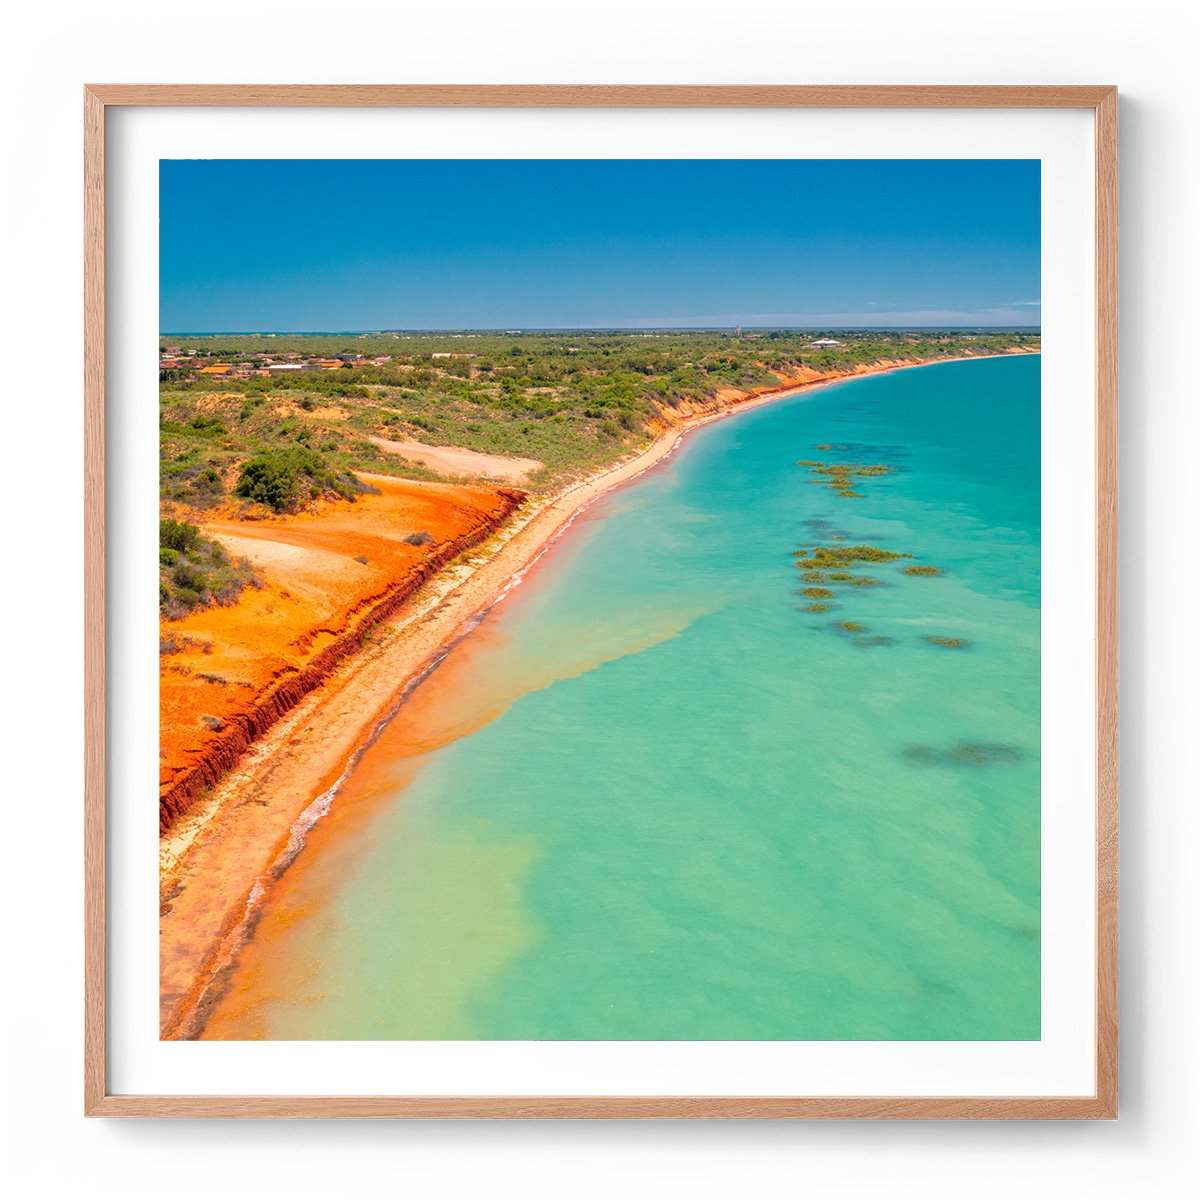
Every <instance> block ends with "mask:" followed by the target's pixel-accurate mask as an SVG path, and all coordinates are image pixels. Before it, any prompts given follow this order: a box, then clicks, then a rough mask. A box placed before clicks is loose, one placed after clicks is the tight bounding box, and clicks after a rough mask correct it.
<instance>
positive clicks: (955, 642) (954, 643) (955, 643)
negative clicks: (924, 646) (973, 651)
mask: <svg viewBox="0 0 1200 1200" xmlns="http://www.w3.org/2000/svg"><path fill="white" fill-rule="evenodd" d="M925 640H926V641H927V642H928V643H929V644H930V645H931V646H940V647H941V648H942V649H943V650H966V649H967V648H968V647H969V646H970V645H971V644H972V643H971V642H970V641H969V640H968V639H967V638H960V637H940V636H938V635H936V634H927V635H926V637H925Z"/></svg>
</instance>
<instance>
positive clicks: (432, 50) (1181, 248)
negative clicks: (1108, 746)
mask: <svg viewBox="0 0 1200 1200" xmlns="http://www.w3.org/2000/svg"><path fill="white" fill-rule="evenodd" d="M1189 22H1190V23H1191V25H1190V27H1189ZM3 32H4V42H5V49H6V54H5V59H6V74H5V77H4V80H3V87H4V92H5V96H4V104H3V108H2V109H0V111H2V113H3V121H4V124H5V131H6V138H5V155H4V172H3V174H4V178H5V183H4V187H3V191H2V192H0V203H2V204H3V205H4V209H5V213H4V218H3V220H2V221H0V229H2V230H3V234H4V238H5V242H6V243H7V245H6V247H5V252H4V255H3V258H0V263H3V286H0V304H2V305H3V309H4V312H3V314H2V316H0V330H2V332H3V342H4V355H5V360H6V366H9V364H14V365H11V366H9V369H8V370H6V371H5V372H4V374H3V380H4V388H3V398H2V401H0V411H2V412H3V424H2V425H0V430H2V431H3V440H0V463H2V464H3V468H2V470H0V503H3V511H4V513H5V516H6V520H5V537H4V541H3V549H4V555H3V563H4V572H3V575H4V577H5V578H6V580H7V584H6V586H4V587H0V600H2V602H3V604H4V616H3V625H2V626H0V628H3V630H4V633H5V637H4V642H3V646H4V649H3V652H2V655H0V662H2V664H3V679H4V682H5V683H6V684H7V686H6V687H4V688H3V690H2V691H0V708H3V709H4V710H5V715H4V717H3V723H2V725H0V728H2V729H3V731H4V735H5V744H6V748H7V749H6V756H5V757H6V765H7V767H8V771H7V777H8V787H7V788H5V789H4V790H3V791H0V806H2V811H3V825H2V826H0V829H2V831H3V838H2V840H0V855H2V856H3V870H0V880H2V882H3V885H4V887H5V888H6V889H7V891H8V896H7V905H6V908H5V911H6V912H8V914H9V918H8V921H7V923H6V926H5V933H6V935H7V936H6V937H5V939H4V940H5V943H6V944H5V947H4V949H5V954H4V960H3V961H4V963H5V965H6V966H7V967H8V971H7V972H6V975H7V982H6V986H5V987H4V989H3V1003H4V1005H5V1013H4V1017H3V1024H2V1025H0V1028H2V1029H3V1031H4V1035H5V1036H4V1045H5V1051H4V1056H5V1057H4V1062H5V1069H4V1071H3V1075H2V1076H0V1078H2V1080H3V1082H2V1084H0V1086H2V1087H3V1091H4V1099H5V1102H6V1104H7V1105H8V1108H9V1112H8V1117H7V1120H6V1121H5V1122H4V1123H3V1126H2V1128H3V1137H4V1140H5V1142H6V1143H10V1145H9V1147H8V1149H7V1150H6V1153H5V1155H4V1162H5V1166H4V1168H3V1174H4V1176H7V1177H8V1178H9V1179H14V1178H15V1180H16V1186H15V1189H14V1194H15V1195H19V1196H21V1197H41V1196H48V1195H58V1194H64V1195H71V1194H74V1193H78V1192H84V1191H85V1190H86V1192H87V1193H88V1194H89V1195H92V1196H97V1197H109V1196H113V1197H116V1196H142V1195H154V1196H168V1197H171V1200H175V1198H190V1197H209V1196H214V1195H215V1196H230V1197H239V1196H244V1195H245V1196H250V1195H253V1196H273V1195H280V1196H288V1197H309V1196H314V1197H315V1196H322V1197H325V1196H331V1195H347V1196H353V1197H360V1196H362V1197H373V1196H387V1195H392V1194H397V1193H404V1194H408V1195H412V1196H416V1197H426V1196H436V1197H441V1196H450V1197H458V1196H463V1197H466V1196H476V1195H498V1196H500V1197H508V1196H518V1195H519V1196H522V1197H540V1196H560V1195H571V1196H583V1197H589V1196H593V1195H595V1196H599V1195H602V1194H603V1195H608V1194H610V1193H612V1192H614V1191H619V1192H626V1193H629V1194H631V1195H634V1196H648V1195H658V1194H661V1195H666V1196H674V1195H685V1194H686V1195H689V1196H702V1197H703V1196H710V1195H711V1196H718V1195H726V1194H731V1193H732V1194H746V1195H759V1194H768V1195H773V1194H794V1193H801V1194H803V1193H809V1194H812V1195H814V1196H818V1197H839V1198H840V1197H858V1196H871V1197H874V1196H878V1195H887V1196H895V1197H902V1198H906V1197H910V1196H911V1197H917V1196H920V1197H923V1198H931V1200H942V1198H950V1197H954V1198H956V1200H957V1198H959V1197H964V1196H970V1197H972V1198H973V1200H974V1198H985V1197H992V1196H997V1197H998V1196H1005V1197H1009V1196H1012V1195H1019V1196H1025V1197H1031V1198H1032V1200H1039V1198H1040V1197H1050V1196H1053V1197H1076V1196H1078V1197H1083V1196H1088V1197H1096V1198H1115V1197H1125V1196H1139V1197H1142V1196H1145V1197H1155V1198H1157V1197H1164V1198H1174V1197H1183V1196H1189V1195H1194V1194H1197V1191H1198V1190H1200V1173H1198V1160H1197V1152H1196V1150H1195V1149H1194V1148H1193V1145H1192V1143H1193V1142H1194V1141H1195V1131H1196V1125H1197V1121H1196V1117H1197V1109H1198V1107H1200V1105H1198V1102H1197V1099H1196V1097H1197V1086H1198V1081H1197V1079H1196V1076H1197V1073H1198V1072H1200V1061H1198V1058H1200V1056H1198V1054H1197V1048H1198V1039H1197V1032H1196V1028H1197V1019H1196V1017H1197V1014H1196V1008H1197V995H1196V993H1197V983H1198V981H1200V971H1198V968H1197V965H1196V946H1197V931H1196V925H1197V917H1198V915H1200V914H1198V912H1197V903H1196V884H1195V877H1196V867H1195V863H1194V858H1195V855H1196V851H1197V846H1198V843H1200V838H1198V837H1197V834H1198V824H1200V823H1198V821H1197V808H1198V807H1200V788H1197V786H1196V783H1195V781H1194V778H1193V775H1194V771H1193V769H1192V757H1193V746H1194V743H1195V742H1196V740H1197V736H1198V731H1197V715H1198V713H1197V705H1196V699H1195V688H1194V678H1195V676H1196V667H1197V663H1196V654H1195V640H1196V639H1195V631H1194V624H1193V622H1194V620H1195V613H1196V610H1197V592H1196V583H1197V571H1196V556H1197V538H1196V524H1197V505H1196V500H1195V496H1196V490H1195V476H1196V468H1195V465H1194V459H1195V455H1196V448H1197V421H1196V399H1195V397H1196V391H1197V389H1196V385H1195V382H1194V377H1193V375H1192V374H1191V371H1190V368H1191V363H1190V362H1189V351H1191V349H1192V341H1193V340H1194V336H1195V335H1194V331H1195V329H1196V327H1197V322H1196V316H1195V311H1194V300H1195V294H1196V281H1197V279H1200V269H1198V268H1200V263H1198V262H1197V254H1196V249H1197V247H1196V241H1197V239H1196V231H1195V220H1196V217H1195V212H1196V199H1195V197H1196V191H1197V184H1198V182H1200V181H1198V179H1197V161H1196V151H1197V139H1196V134H1195V128H1196V118H1195V114H1194V110H1193V105H1194V103H1195V99H1194V98H1195V89H1194V87H1189V86H1188V84H1189V82H1190V80H1191V79H1193V78H1194V61H1193V57H1194V44H1195V32H1196V30H1195V17H1194V15H1193V13H1192V11H1191V10H1190V9H1189V8H1188V7H1186V6H1184V5H1182V4H1167V3H1164V2H1162V0H1143V2H1142V3H1140V4H1136V5H1135V4H1131V3H1117V2H1114V0H1079V2H1076V0H1040V2H1037V3H1031V2H1030V0H1010V2H1009V3H1007V4H1005V5H1003V6H992V5H988V6H986V7H985V6H983V5H972V4H968V3H963V0H910V2H909V3H906V4H899V3H896V0H858V2H857V3H855V4H853V5H850V6H844V7H843V6H839V5H835V4H813V5H807V4H804V3H801V2H798V0H760V2H759V3H758V4H755V5H731V4H720V5H712V6H709V5H703V4H701V3H700V2H699V0H606V2H605V3H604V4H602V5H601V4H597V5H593V6H588V7H585V6H582V5H569V4H564V3H561V2H559V3H555V2H553V0H508V2H505V3H485V2H483V0H459V2H458V3H455V4H445V5H430V6H425V5H422V6H421V7H420V8H419V9H418V8H415V7H412V8H410V7H408V6H404V5H402V4H399V3H396V2H395V0H390V2H389V0H341V2H340V3H337V4H328V3H314V2H312V0H287V2H282V0H263V2H258V3H253V2H252V0H207V2H206V3H204V4H189V5H164V4H159V3H152V2H150V0H109V2H108V3H105V4H81V3H80V4H76V3H70V4H63V5H54V6H51V5H49V4H46V3H45V2H44V0H43V3H40V4H37V5H27V4H26V5H20V6H19V7H14V9H13V10H10V12H9V15H8V17H7V18H5V20H4V26H3ZM85 80H90V81H99V82H237V83H253V82H271V81H278V82H288V83H298V82H331V83H334V82H372V83H374V82H396V83H400V82H460V83H472V82H481V83H482V82H494V83H503V82H526V83H533V82H546V83H558V82H572V83H583V82H587V83H635V82H638V83H815V82H829V83H1116V84H1118V85H1120V87H1121V88H1122V89H1123V92H1124V99H1123V101H1122V109H1121V123H1122V167H1121V188H1122V196H1121V203H1122V252H1121V268H1122V297H1123V303H1122V322H1121V325H1122V327H1121V334H1122V339H1123V350H1122V372H1121V374H1122V412H1123V416H1122V431H1121V437H1122V451H1121V462H1122V472H1123V479H1122V502H1121V519H1122V537H1123V566H1122V592H1123V595H1122V611H1123V617H1122V628H1121V636H1122V639H1123V654H1122V664H1123V666H1122V669H1123V685H1122V719H1123V736H1122V784H1123V786H1122V806H1123V824H1122V846H1121V850H1122V914H1121V915H1122V923H1123V949H1122V964H1121V966H1122V987H1121V1004H1122V1032H1123V1038H1122V1054H1121V1070H1122V1085H1121V1098H1122V1115H1121V1119H1120V1120H1119V1121H1118V1122H1117V1123H1115V1124H1095V1125H1083V1124H1079V1125H1073V1124H1051V1123H1046V1124H1038V1123H1026V1124H1001V1123H997V1124H968V1123H963V1124H932V1123H930V1124H887V1123H882V1122H880V1123H869V1122H864V1123H846V1124H835V1123H830V1124H811V1125H807V1124H802V1123H796V1124H792V1123H770V1122H755V1123H728V1124H721V1123H716V1122H703V1123H687V1122H680V1123H647V1124H642V1125H637V1124H622V1123H601V1122H596V1123H586V1122H569V1123H559V1124H551V1123H544V1124H538V1123H531V1124H515V1123H514V1124H509V1123H502V1122H495V1123H479V1124H452V1123H436V1122H426V1123H413V1124H407V1125H405V1124H399V1123H340V1124H339V1123H335V1122H316V1123H312V1122H310V1123H303V1124H301V1123H262V1124H253V1123H241V1124H239V1123H236V1122H196V1123H190V1124H189V1123H186V1122H169V1121H161V1122H151V1121H144V1122H130V1121H126V1122H113V1121H94V1120H93V1121H85V1120H84V1119H83V1118H82V1117H81V1116H80V1115H79V1114H80V1107H81V1060H82V1050H81V1037H80V1026H81V976H80V963H81V959H82V935H81V928H80V924H81V921H80V909H81V887H80V878H81V871H80V856H81V838H80V799H79V798H80V791H81V770H82V763H81V753H80V744H81V739H82V722H81V704H80V695H81V693H80V674H79V662H80V653H81V644H82V643H81V611H82V609H81V605H82V598H81V586H80V558H81V522H80V519H79V514H80V504H81V497H82V482H81V463H82V433H81V419H80V414H81V403H80V384H79V380H80V375H81V351H80V342H81V319H80V314H81V303H80V301H81V276H80V261H81V257H80V248H81V238H80V213H81V201H80V196H81V172H80V149H81V123H80V115H81V95H80V85H81V84H82V83H83V82H84V81H85ZM35 359H36V361H37V363H38V364H39V365H37V366H36V367H35V368H29V367H26V366H25V365H23V364H24V363H25V362H27V361H31V360H35ZM42 364H45V365H42Z"/></svg>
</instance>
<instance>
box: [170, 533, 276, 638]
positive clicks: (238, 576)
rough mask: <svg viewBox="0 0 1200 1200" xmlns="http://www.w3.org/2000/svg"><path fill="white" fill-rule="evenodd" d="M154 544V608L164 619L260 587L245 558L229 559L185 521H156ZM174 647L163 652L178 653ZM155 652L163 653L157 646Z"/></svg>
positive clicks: (231, 599) (228, 601)
mask: <svg viewBox="0 0 1200 1200" xmlns="http://www.w3.org/2000/svg"><path fill="white" fill-rule="evenodd" d="M158 542H159V551H158V606H159V610H160V612H161V613H162V615H163V616H164V617H166V618H167V619H168V620H170V619H175V618H179V617H183V616H186V615H187V614H188V613H189V612H191V611H192V610H193V609H196V608H206V607H208V606H209V605H212V604H220V605H227V604H232V603H233V602H234V601H235V600H236V599H237V598H238V597H239V596H240V595H241V594H242V592H243V591H244V590H245V589H246V588H248V587H260V586H261V580H260V579H259V578H258V576H257V575H256V574H255V572H254V569H253V568H252V567H251V566H250V564H249V563H248V562H246V560H245V559H241V558H236V559H235V558H233V557H232V556H231V555H230V554H229V552H228V551H227V550H226V549H225V547H224V546H222V545H221V544H220V543H219V542H215V541H213V540H212V539H211V538H206V537H203V536H202V535H201V533H200V530H199V528H198V527H197V526H195V525H192V524H190V523H189V522H187V521H176V520H172V519H171V518H166V519H164V520H162V521H160V522H159V527H158ZM184 640H185V642H186V641H187V640H188V639H184ZM178 648H179V645H178V643H175V642H174V641H172V642H171V643H170V644H169V647H168V649H167V650H166V652H167V653H173V652H178ZM159 652H160V653H163V652H164V649H163V646H162V645H161V644H160V646H159Z"/></svg>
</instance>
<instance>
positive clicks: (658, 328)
mask: <svg viewBox="0 0 1200 1200" xmlns="http://www.w3.org/2000/svg"><path fill="white" fill-rule="evenodd" d="M738 329H740V330H742V331H743V332H749V333H763V332H771V333H774V332H780V333H825V332H828V331H831V330H837V331H838V332H841V333H859V332H861V333H977V332H995V333H1037V334H1040V333H1041V331H1042V330H1041V326H1040V325H745V324H742V325H523V326H519V327H518V326H512V325H442V326H429V327H418V326H412V327H408V328H405V327H401V326H392V327H390V328H386V327H383V328H378V329H361V328H360V329H210V330H196V329H186V330H180V329H168V330H160V331H159V334H158V336H159V337H267V336H274V337H344V336H349V335H351V334H353V335H355V336H358V337H371V336H383V335H386V334H391V333H421V334H430V333H496V334H520V333H732V332H735V331H737V330H738Z"/></svg>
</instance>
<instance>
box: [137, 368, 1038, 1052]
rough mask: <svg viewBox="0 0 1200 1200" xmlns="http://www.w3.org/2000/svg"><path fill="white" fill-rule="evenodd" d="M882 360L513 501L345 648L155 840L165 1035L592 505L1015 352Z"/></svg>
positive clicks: (763, 399)
mask: <svg viewBox="0 0 1200 1200" xmlns="http://www.w3.org/2000/svg"><path fill="white" fill-rule="evenodd" d="M1039 352H1040V351H1013V352H1009V353H1007V354H1000V355H966V356H962V357H958V358H945V359H925V360H911V359H910V360H900V359H896V360H884V361H881V362H880V363H878V364H872V365H871V366H869V367H866V368H864V369H859V370H854V371H837V372H829V373H826V374H817V373H814V376H813V377H812V378H807V379H796V380H793V381H789V382H784V383H781V384H780V386H779V387H777V388H771V389H769V390H763V391H757V392H750V393H741V394H736V393H734V394H733V395H736V397H737V398H729V397H730V395H731V394H730V393H728V392H726V393H725V394H724V398H723V397H722V395H721V394H718V396H717V397H716V398H715V399H714V400H712V401H709V402H705V404H704V405H703V406H698V411H693V412H691V413H689V414H688V415H685V416H684V417H683V419H682V420H680V421H679V422H678V423H676V424H671V425H668V426H667V427H666V428H665V429H663V430H662V431H661V432H660V433H659V434H658V435H657V436H656V437H655V438H654V439H653V441H652V442H651V443H650V445H649V446H647V447H646V448H645V449H644V450H642V451H641V452H639V453H637V454H635V455H632V456H630V457H627V458H626V459H624V460H622V461H621V462H619V463H617V464H615V465H613V466H611V467H609V468H607V469H605V470H604V471H600V472H597V473H596V474H594V475H592V476H589V477H587V478H585V479H582V480H579V481H577V482H575V483H572V484H570V485H569V486H567V487H566V488H564V489H563V490H562V491H560V492H559V493H557V494H555V495H552V496H549V497H546V498H545V499H544V500H543V501H542V502H541V503H540V504H538V503H536V502H535V503H531V504H530V505H529V507H528V510H518V512H517V513H516V514H515V515H514V516H513V517H510V518H509V521H508V522H506V524H505V526H503V527H502V528H501V529H500V530H499V531H498V532H497V533H495V534H494V535H493V536H492V537H491V538H490V539H488V541H487V542H486V543H484V544H483V545H481V546H480V547H478V548H477V549H476V550H475V551H473V552H471V553H470V554H469V555H468V556H467V557H466V561H464V562H462V563H457V564H454V565H452V566H450V567H448V568H446V569H445V570H444V571H443V572H441V573H440V574H439V575H438V576H435V577H434V578H433V579H432V580H430V581H429V582H428V583H427V584H426V585H425V587H424V588H423V589H422V591H421V593H420V594H418V595H417V596H416V597H414V598H413V600H412V601H411V603H410V604H409V605H407V606H406V607H405V609H404V610H402V611H401V612H400V613H399V614H397V616H396V617H394V618H392V619H391V620H390V621H389V622H388V623H387V626H386V628H385V629H383V631H382V634H381V636H380V637H379V638H378V639H377V640H376V641H374V642H373V643H372V644H371V645H370V646H369V647H367V648H364V650H363V651H362V652H360V653H359V654H357V655H353V656H351V657H350V658H349V659H347V660H346V661H345V662H343V663H342V664H341V666H340V667H339V668H338V669H337V670H336V671H335V672H334V673H333V674H332V675H331V676H330V678H329V679H328V680H327V681H326V683H325V684H324V685H322V686H321V687H319V688H317V689H316V691H314V692H313V693H311V694H310V695H309V696H307V697H306V698H305V699H304V700H303V701H301V702H300V704H298V705H297V706H296V708H295V709H294V710H293V711H292V712H291V713H289V714H287V715H286V716H285V717H283V718H282V719H281V720H280V721H279V722H278V723H277V725H275V726H273V727H272V728H271V729H270V730H268V731H267V732H266V733H265V734H264V735H263V737H262V738H260V739H259V740H258V741H256V742H255V743H254V744H253V745H252V746H251V747H250V748H249V749H248V751H247V752H246V754H245V755H244V757H243V758H242V760H241V761H240V762H238V763H237V764H236V765H235V766H234V767H233V768H232V769H231V770H230V772H229V773H228V774H227V775H226V776H225V778H223V779H222V780H220V781H219V782H218V783H217V784H216V785H215V786H214V787H213V788H212V790H211V792H210V793H209V794H208V795H207V796H206V797H205V798H204V799H203V800H201V801H198V802H197V803H196V804H195V805H194V806H193V808H192V809H191V810H189V812H188V813H187V814H186V815H185V816H184V817H183V818H182V819H181V820H180V821H179V822H178V823H177V824H176V825H175V826H172V828H171V829H170V830H168V831H167V833H166V834H165V835H164V837H163V838H162V840H161V841H160V972H161V978H160V989H161V994H160V1022H161V1025H160V1036H161V1037H163V1038H194V1037H197V1036H198V1035H199V1033H200V1032H201V1031H202V1030H203V1026H204V1022H205V1019H206V1016H207V1012H208V1010H209V1008H210V1007H211V1005H212V1004H213V1003H215V1001H216V1000H217V999H218V998H219V995H220V994H221V993H222V992H223V988H222V982H223V981H224V980H225V979H226V978H227V977H228V976H229V975H231V974H232V972H233V971H234V970H235V969H236V965H237V952H238V950H239V948H240V947H241V945H243V944H244V943H245V941H246V940H247V939H248V938H249V937H250V936H252V934H253V930H254V926H255V923H256V921H257V917H258V913H259V910H260V904H259V901H260V900H261V899H262V897H263V896H264V895H265V894H266V892H267V890H268V889H269V888H270V886H271V883H272V882H273V881H274V880H276V879H278V878H279V877H280V876H281V875H282V874H283V872H284V871H286V870H287V868H288V867H289V866H290V865H291V863H292V861H294V859H295V858H296V856H297V855H298V854H299V852H300V851H301V849H302V848H303V846H304V839H305V834H306V833H307V831H308V829H310V828H311V827H312V826H313V824H315V823H316V822H317V821H319V820H320V819H321V817H323V816H324V815H325V813H327V812H328V811H329V809H330V807H331V806H332V804H333V803H334V801H335V799H336V796H337V793H338V791H339V789H340V787H341V784H342V783H343V782H344V780H345V779H346V778H348V776H349V775H350V774H351V772H352V771H353V770H354V768H355V766H356V765H357V763H358V761H359V759H360V758H361V756H362V754H363V753H364V752H365V751H366V749H367V748H368V747H369V746H370V745H371V744H372V743H373V742H374V740H375V738H376V737H377V736H378V734H379V732H380V731H381V730H382V728H383V727H384V726H385V725H386V724H387V723H388V722H390V721H391V720H392V719H393V718H394V717H395V716H396V714H397V713H398V712H399V711H400V709H401V708H402V707H403V705H404V702H405V700H406V699H407V697H408V696H409V695H410V694H411V692H412V691H413V689H414V688H416V687H417V686H419V684H420V683H421V682H422V681H423V680H424V679H425V678H426V677H427V676H428V675H429V674H430V673H432V671H434V670H436V669H437V666H438V665H439V664H440V663H441V661H442V660H443V659H444V658H445V656H446V655H447V654H448V653H450V651H451V650H452V649H453V647H454V646H455V645H456V644H457V643H458V642H459V641H460V640H461V639H462V638H464V637H466V636H469V634H470V632H471V631H472V630H473V629H474V628H475V627H476V626H477V625H478V624H479V623H480V621H482V620H483V618H484V617H485V616H486V615H487V613H488V612H490V611H491V610H492V609H493V608H494V607H495V606H496V605H497V604H499V603H500V602H502V601H503V599H504V598H505V596H506V595H507V594H508V593H509V591H511V589H512V588H514V587H516V586H519V585H520V584H521V582H522V581H523V580H524V578H525V576H526V574H527V572H528V571H529V570H530V569H531V568H532V567H533V566H534V565H536V564H537V562H538V561H539V560H541V559H542V557H543V556H544V555H545V554H546V553H548V551H549V550H550V549H551V548H552V547H553V546H554V545H555V544H556V543H557V542H558V541H559V540H560V539H561V538H562V537H563V536H564V535H565V534H566V533H567V532H568V531H569V529H570V528H571V526H572V525H573V524H574V522H575V520H576V518H577V517H578V516H579V515H580V514H581V513H582V512H584V511H585V510H586V509H587V508H589V507H590V506H591V505H592V504H593V503H595V501H597V500H598V499H600V498H601V497H603V496H605V495H607V494H609V493H610V492H612V491H614V490H615V489H617V488H620V487H623V486H625V485H626V484H628V483H631V482H632V481H634V480H636V479H638V478H639V477H641V476H642V475H643V474H645V473H646V472H647V471H649V470H650V469H652V468H653V467H655V466H657V465H658V464H659V463H661V462H663V461H665V460H666V459H668V458H670V457H671V456H672V455H673V454H674V453H675V451H676V450H677V449H679V447H680V446H681V445H682V443H683V442H684V440H685V439H686V437H687V436H688V435H689V434H690V433H692V432H693V431H694V430H696V429H700V428H703V427H704V426H706V425H709V424H711V423H713V422H715V421H718V420H723V419H724V418H726V417H729V416H733V415H735V414H737V413H740V412H745V411H748V410H750V409H753V408H758V407H761V406H762V405H765V404H768V403H771V402H773V401H776V400H782V399H787V398H789V397H791V396H794V395H797V394H799V393H801V392H805V391H810V390H812V389H814V388H818V387H823V386H827V385H829V384H832V383H837V382H842V381H845V380H848V379H855V378H860V377H863V376H867V375H878V374H886V373H890V372H891V371H896V370H904V369H907V368H909V367H917V366H929V365H936V364H938V363H944V362H964V361H972V360H974V359H977V358H978V359H983V358H998V357H1013V356H1016V355H1018V354H1023V353H1039Z"/></svg>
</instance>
